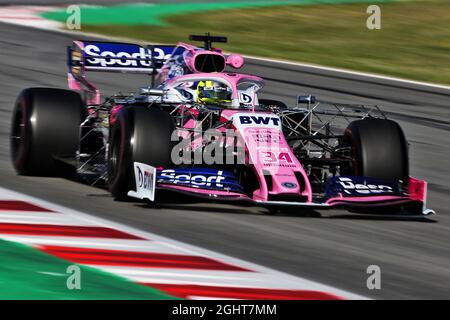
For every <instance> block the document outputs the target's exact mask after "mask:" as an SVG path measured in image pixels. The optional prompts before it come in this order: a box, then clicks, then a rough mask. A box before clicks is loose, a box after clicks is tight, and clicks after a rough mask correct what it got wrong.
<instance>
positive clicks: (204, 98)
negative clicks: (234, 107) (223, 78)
mask: <svg viewBox="0 0 450 320" xmlns="http://www.w3.org/2000/svg"><path fill="white" fill-rule="evenodd" d="M231 95H232V90H231V88H230V87H229V86H227V85H225V84H223V83H221V82H217V81H211V80H207V81H200V82H199V83H198V85H197V102H199V103H212V104H221V103H230V102H231Z"/></svg>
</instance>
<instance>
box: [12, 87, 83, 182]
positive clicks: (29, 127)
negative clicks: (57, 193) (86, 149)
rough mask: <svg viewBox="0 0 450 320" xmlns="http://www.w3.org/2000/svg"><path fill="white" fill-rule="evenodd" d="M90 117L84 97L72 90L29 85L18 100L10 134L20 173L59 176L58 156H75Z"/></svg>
mask: <svg viewBox="0 0 450 320" xmlns="http://www.w3.org/2000/svg"><path fill="white" fill-rule="evenodd" d="M85 117H86V108H85V106H84V104H83V101H82V99H81V96H80V95H79V94H78V93H77V92H75V91H71V90H64V89H56V88H28V89H25V90H23V91H22V92H21V93H20V94H19V96H18V98H17V101H16V104H15V107H14V110H13V119H12V126H11V133H10V142H11V143H10V147H11V158H12V162H13V166H14V168H15V170H16V171H17V173H19V174H22V175H36V176H55V175H59V174H61V173H62V170H61V169H62V168H63V167H61V166H58V162H57V160H56V158H57V157H65V156H70V157H73V158H75V154H76V151H77V149H78V145H79V127H80V124H81V122H82V121H83V119H84V118H85Z"/></svg>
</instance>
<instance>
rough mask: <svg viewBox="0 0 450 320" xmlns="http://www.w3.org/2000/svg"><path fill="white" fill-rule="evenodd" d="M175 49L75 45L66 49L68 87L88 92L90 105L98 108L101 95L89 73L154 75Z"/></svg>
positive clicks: (92, 43)
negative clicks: (91, 80) (90, 79)
mask: <svg viewBox="0 0 450 320" xmlns="http://www.w3.org/2000/svg"><path fill="white" fill-rule="evenodd" d="M174 48H175V46H173V45H157V46H150V45H149V46H146V47H144V46H140V45H137V44H132V43H120V42H102V41H83V40H77V41H74V42H73V45H72V46H71V47H68V48H67V67H68V81H69V87H70V88H71V89H73V90H79V91H83V92H86V93H87V94H88V96H87V97H86V100H87V101H86V102H87V103H88V104H99V103H100V94H99V92H98V90H97V88H96V87H95V86H94V85H93V84H92V83H90V82H89V81H87V79H86V72H87V71H102V72H121V73H138V74H150V75H154V74H155V73H156V72H157V71H158V70H159V69H160V68H161V67H162V65H163V64H164V62H165V61H166V60H167V59H168V58H169V57H170V54H171V53H172V51H173V49H174ZM83 87H84V88H83ZM85 88H86V89H87V90H86V89H85Z"/></svg>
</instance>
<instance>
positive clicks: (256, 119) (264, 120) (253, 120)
mask: <svg viewBox="0 0 450 320" xmlns="http://www.w3.org/2000/svg"><path fill="white" fill-rule="evenodd" d="M239 121H240V122H241V124H258V125H266V126H267V125H270V124H273V125H274V126H279V124H280V118H278V117H264V116H239Z"/></svg>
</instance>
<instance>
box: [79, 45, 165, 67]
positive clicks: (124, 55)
mask: <svg viewBox="0 0 450 320" xmlns="http://www.w3.org/2000/svg"><path fill="white" fill-rule="evenodd" d="M84 52H85V53H86V54H87V55H89V56H91V57H90V58H88V59H87V62H89V63H90V64H92V65H100V66H102V67H108V66H117V65H118V66H122V67H150V66H151V61H149V60H150V59H151V58H152V55H151V51H150V49H145V48H142V47H139V51H138V52H134V53H130V52H124V51H121V52H112V51H102V50H101V49H100V48H99V47H98V46H96V45H94V44H89V45H87V46H86V47H85V48H84ZM153 52H154V54H155V57H154V58H155V59H157V60H161V59H164V58H165V53H164V50H162V49H160V48H154V50H153ZM93 57H99V58H93ZM130 59H133V60H130ZM140 59H142V60H140ZM145 60H147V61H145Z"/></svg>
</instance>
